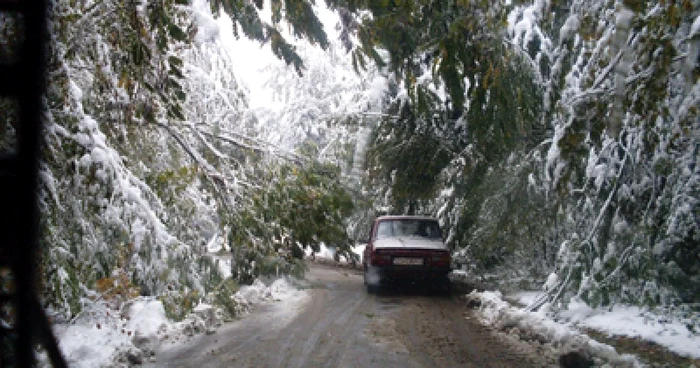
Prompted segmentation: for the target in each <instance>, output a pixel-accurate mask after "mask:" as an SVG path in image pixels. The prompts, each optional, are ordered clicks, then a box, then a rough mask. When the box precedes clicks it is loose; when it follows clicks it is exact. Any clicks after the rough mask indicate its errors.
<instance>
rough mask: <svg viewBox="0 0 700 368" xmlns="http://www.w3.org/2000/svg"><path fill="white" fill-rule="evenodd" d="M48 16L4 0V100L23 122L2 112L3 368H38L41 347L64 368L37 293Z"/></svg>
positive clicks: (40, 3) (19, 1)
mask: <svg viewBox="0 0 700 368" xmlns="http://www.w3.org/2000/svg"><path fill="white" fill-rule="evenodd" d="M46 15H47V1H46V0H34V1H29V0H0V16H2V18H0V21H2V22H3V23H1V24H0V26H2V27H5V28H10V27H14V29H15V30H16V33H14V34H11V35H10V36H8V34H10V33H12V32H10V33H5V32H3V34H2V35H0V37H5V36H8V37H11V38H12V39H11V40H0V41H5V42H7V43H4V42H3V43H2V44H0V45H2V47H3V48H6V49H2V50H0V53H2V54H3V55H2V56H3V57H2V58H1V59H0V99H2V102H9V103H10V106H12V105H11V104H14V105H15V106H16V107H17V110H18V111H16V112H17V115H16V116H17V117H18V118H19V119H18V120H17V119H15V118H14V116H11V114H12V113H14V112H15V111H11V110H14V108H12V109H3V110H0V114H2V115H0V119H1V120H0V128H2V130H0V133H3V134H11V133H9V132H10V131H13V132H14V135H15V138H16V141H15V142H13V143H14V147H12V149H9V150H4V151H2V152H0V367H31V366H35V365H36V359H35V351H36V347H37V344H41V346H42V347H43V348H44V349H45V350H46V352H47V354H48V357H49V359H50V361H51V364H52V365H53V366H54V367H65V366H66V362H65V360H64V359H63V357H62V356H61V353H60V351H59V349H58V344H57V341H56V339H55V337H54V336H53V333H52V331H51V327H50V325H49V321H48V319H47V318H46V314H45V312H44V310H43V308H42V307H41V304H40V303H39V297H38V295H37V290H36V284H37V280H36V274H37V268H36V265H37V261H36V255H37V254H39V249H38V224H39V210H38V205H37V198H36V193H37V189H38V167H39V165H38V159H39V152H40V141H41V137H40V134H41V130H42V128H41V118H42V111H43V108H42V96H43V93H44V87H45V75H44V73H45V67H44V63H45V55H44V52H45V46H46V42H47V37H46V36H47V30H46V24H47V22H46ZM14 41H17V50H12V46H14V44H12V42H14ZM6 45H10V46H9V47H6ZM15 54H16V57H8V55H10V56H13V55H15ZM5 105H8V104H7V103H6V104H5ZM8 110H9V111H8ZM9 125H11V126H12V127H9ZM0 138H2V137H0Z"/></svg>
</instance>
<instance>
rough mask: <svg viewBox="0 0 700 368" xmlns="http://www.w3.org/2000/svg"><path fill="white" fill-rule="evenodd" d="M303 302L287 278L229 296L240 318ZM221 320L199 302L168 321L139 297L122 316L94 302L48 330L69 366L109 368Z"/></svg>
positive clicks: (152, 302) (145, 356)
mask: <svg viewBox="0 0 700 368" xmlns="http://www.w3.org/2000/svg"><path fill="white" fill-rule="evenodd" d="M308 297H309V296H308V292H307V291H304V290H298V289H297V288H296V287H295V286H294V285H292V283H291V282H289V281H288V280H287V279H277V280H275V281H274V282H272V283H271V284H270V285H269V286H267V285H265V284H264V283H263V282H262V281H260V280H256V281H255V282H254V283H253V284H252V285H250V286H243V287H241V288H240V290H238V291H237V292H236V293H235V294H234V295H233V296H232V298H233V299H234V300H236V302H237V303H238V305H239V306H240V307H241V312H242V313H246V312H248V311H250V310H251V308H252V307H254V306H256V305H260V304H264V303H275V304H276V305H279V306H280V308H278V309H280V310H287V311H292V310H295V309H297V308H296V306H297V305H299V304H302V303H303V302H304V301H305V300H306V299H307V298H308ZM221 315H222V314H221V313H220V311H218V310H217V309H216V308H214V307H212V306H210V305H207V304H204V303H202V304H200V305H198V306H197V307H195V308H194V311H193V313H191V314H190V315H189V316H188V317H187V318H185V319H184V320H183V321H181V322H173V321H171V320H168V318H167V317H166V314H165V310H164V308H163V304H162V303H161V302H160V301H159V300H157V299H155V298H152V297H141V298H137V299H134V300H131V301H129V302H127V303H125V305H124V307H123V308H122V310H121V311H115V310H110V309H109V308H107V307H106V306H105V304H102V303H94V304H93V305H92V306H91V309H90V310H89V311H86V312H85V313H83V314H81V315H80V316H79V317H78V318H76V320H75V321H73V322H72V323H63V324H55V325H54V326H53V327H54V333H55V335H56V337H57V339H58V340H59V345H60V348H61V351H62V352H63V354H64V357H65V358H66V360H67V362H68V365H69V366H70V367H77V368H82V367H86V368H87V367H90V368H92V367H105V366H110V367H111V366H122V365H126V363H127V362H132V363H133V362H139V361H144V360H146V359H148V358H149V357H150V356H152V354H153V352H154V351H155V348H156V347H157V346H158V345H160V344H162V343H164V341H165V340H166V338H167V339H170V340H180V339H179V338H178V337H179V336H191V335H193V334H195V333H202V332H205V331H210V330H212V329H214V328H216V327H217V326H220V325H221V324H222V321H221V317H220V316H221ZM40 360H42V361H44V363H43V364H40V365H48V364H47V363H46V358H45V357H40Z"/></svg>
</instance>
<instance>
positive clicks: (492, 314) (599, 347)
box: [467, 291, 642, 367]
mask: <svg viewBox="0 0 700 368" xmlns="http://www.w3.org/2000/svg"><path fill="white" fill-rule="evenodd" d="M467 300H469V301H470V302H474V303H475V304H478V305H479V318H480V320H481V322H482V323H483V324H485V325H491V326H494V327H496V328H497V329H517V331H518V332H519V334H520V335H521V336H524V337H526V338H528V339H530V340H534V341H539V342H541V343H550V344H552V346H553V347H554V348H555V349H558V350H559V351H560V352H561V353H562V354H566V353H568V352H571V351H577V352H580V353H583V354H584V355H586V356H589V357H591V358H592V359H594V360H595V363H596V366H605V365H612V366H615V367H641V366H642V364H641V363H640V362H639V361H638V360H637V358H635V357H634V356H632V355H627V354H625V355H620V354H618V353H617V352H616V351H615V349H614V348H613V347H611V346H609V345H606V344H602V343H599V342H597V341H595V340H593V339H591V338H590V337H588V336H587V335H586V334H584V333H581V332H579V331H578V330H577V329H576V328H575V327H574V326H571V325H570V324H567V323H560V322H556V321H554V320H552V319H551V318H549V317H547V316H546V314H545V313H541V312H528V311H525V310H524V309H522V308H519V307H513V306H511V304H510V303H508V302H506V301H504V300H503V295H502V294H501V293H500V292H498V291H483V292H478V291H474V292H472V293H471V294H468V295H467Z"/></svg>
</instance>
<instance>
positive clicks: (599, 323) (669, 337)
mask: <svg viewBox="0 0 700 368" xmlns="http://www.w3.org/2000/svg"><path fill="white" fill-rule="evenodd" d="M539 295H540V293H539V292H531V291H530V292H517V293H514V294H513V295H511V296H510V297H509V299H512V300H516V301H517V302H518V303H520V304H522V305H531V304H532V303H533V302H534V301H535V300H536V299H537V297H538V296H539ZM498 296H499V299H500V294H499V295H498ZM479 298H482V299H488V300H492V299H495V296H494V295H493V294H486V295H485V296H483V297H479ZM489 303H491V304H492V305H491V306H490V307H487V308H485V309H484V313H485V315H486V316H485V320H486V321H488V322H489V323H490V324H493V323H504V322H503V321H500V322H499V321H498V320H499V318H501V319H503V318H505V319H512V318H514V317H513V315H518V316H521V317H518V318H528V319H532V318H530V317H522V316H526V315H529V314H528V313H527V312H523V311H521V310H519V309H517V308H515V307H512V306H510V305H508V304H507V303H505V302H503V301H502V300H501V301H498V300H496V301H490V302H489ZM531 314H532V315H535V314H536V315H537V318H540V317H543V314H542V313H531ZM494 315H496V317H493V316H494ZM501 315H509V316H508V317H502V316H501ZM560 317H561V321H558V322H554V321H552V320H551V319H549V320H548V321H547V322H546V324H557V325H559V326H560V327H557V328H560V329H568V330H571V331H573V332H567V334H570V333H580V332H576V331H579V330H580V329H582V328H590V329H594V330H597V331H600V332H603V333H606V334H609V335H616V336H627V337H632V338H640V339H642V340H646V341H651V342H654V343H657V344H659V345H661V346H664V347H666V348H667V349H669V350H670V351H673V352H675V353H677V354H679V355H683V356H688V357H692V358H695V359H700V335H698V334H697V333H693V332H691V331H690V330H688V328H687V327H686V326H685V324H684V323H683V322H682V321H678V320H676V321H672V320H670V319H669V318H668V317H664V316H661V315H659V314H656V313H653V312H650V311H647V310H643V309H641V308H639V307H636V306H619V305H618V306H613V307H612V308H591V307H590V306H588V305H587V304H586V303H585V302H583V301H582V300H576V299H574V300H572V301H571V302H570V303H569V305H568V306H567V309H566V310H564V311H562V312H561V313H560ZM533 318H534V317H533ZM528 323H532V321H529V322H528ZM559 335H560V336H563V335H562V334H561V333H560V334H559Z"/></svg>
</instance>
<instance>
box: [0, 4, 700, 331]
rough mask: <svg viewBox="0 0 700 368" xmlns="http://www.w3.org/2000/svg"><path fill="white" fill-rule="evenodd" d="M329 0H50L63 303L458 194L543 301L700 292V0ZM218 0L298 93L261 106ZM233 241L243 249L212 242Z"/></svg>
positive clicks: (173, 304)
mask: <svg viewBox="0 0 700 368" xmlns="http://www.w3.org/2000/svg"><path fill="white" fill-rule="evenodd" d="M326 4H327V6H328V7H329V8H330V9H332V10H334V11H336V12H337V13H338V14H339V15H340V18H339V19H340V21H339V24H338V27H339V31H338V33H339V39H336V38H329V37H328V34H327V33H326V32H325V31H324V28H323V25H322V24H321V22H320V21H319V19H318V18H317V17H316V15H315V14H314V10H313V7H312V5H311V3H310V2H308V1H294V2H280V1H272V2H271V3H269V4H268V3H263V2H257V1H253V2H247V1H235V0H216V1H211V2H209V3H206V2H200V1H195V2H194V3H189V2H187V1H183V0H166V1H159V2H143V3H141V2H121V1H114V0H106V1H101V2H92V1H65V0H56V1H54V2H53V3H52V7H51V14H50V16H51V19H50V33H51V42H50V44H49V49H48V54H49V60H48V64H47V65H48V75H47V77H48V82H49V86H48V89H47V94H46V96H45V99H44V103H45V121H46V127H45V135H44V139H45V141H44V160H43V161H42V165H41V175H40V178H41V193H40V205H41V209H42V214H43V218H42V253H43V254H42V264H41V265H40V269H39V270H38V272H40V273H41V280H43V285H41V287H42V291H43V300H44V303H45V305H46V306H47V307H48V308H50V310H51V312H52V316H53V318H54V319H55V320H59V321H60V320H71V319H72V318H74V317H75V316H77V315H79V314H80V313H81V311H82V310H84V309H85V308H89V306H90V305H91V303H94V302H95V301H96V300H102V299H103V298H108V299H110V300H115V301H116V302H117V304H118V303H123V302H125V301H126V300H128V299H129V298H131V297H133V296H136V295H144V296H145V295H148V296H161V297H163V298H169V300H170V301H169V302H167V303H165V305H166V306H167V308H168V311H167V312H168V313H169V314H170V315H172V316H182V315H184V313H186V311H187V310H188V309H191V308H193V307H194V305H195V301H196V300H198V298H201V296H202V295H205V294H207V293H209V292H211V291H212V290H235V289H236V288H237V287H238V286H237V285H238V284H245V283H251V282H253V280H254V279H255V277H256V276H258V275H261V274H273V273H274V274H280V273H292V274H300V273H302V272H303V268H304V266H303V263H302V262H301V261H300V260H301V259H302V258H303V255H304V251H305V250H307V249H311V250H316V249H318V247H319V246H320V244H322V243H324V244H326V245H329V244H330V245H332V246H334V247H336V248H337V249H338V250H339V252H341V253H344V254H347V255H348V256H350V253H349V249H350V246H351V245H353V244H354V242H356V241H358V240H360V239H362V238H363V237H364V236H366V231H367V226H366V225H367V224H368V223H369V220H370V219H371V217H372V216H373V215H374V214H375V213H379V212H381V211H388V212H392V213H414V214H419V213H420V214H431V215H434V216H436V217H437V218H439V219H440V221H441V223H442V225H443V227H444V229H445V236H446V240H447V242H448V243H449V245H450V246H451V247H453V248H454V250H455V258H456V259H457V261H458V263H459V266H460V268H462V269H465V270H468V271H469V272H472V273H473V274H474V275H475V276H476V277H482V278H491V279H496V280H498V281H499V282H500V283H502V284H503V285H504V286H506V287H508V286H510V287H519V288H531V289H543V290H544V291H545V292H546V293H545V294H543V296H542V297H541V298H540V299H539V300H538V301H537V302H536V303H535V304H534V305H532V306H531V308H532V309H538V308H543V307H545V308H548V310H550V311H551V313H553V314H556V313H557V312H558V311H560V310H563V309H565V308H566V307H567V305H568V303H569V302H570V301H572V300H575V301H577V302H579V301H582V302H585V303H586V304H588V305H589V306H591V307H608V306H612V305H614V304H618V303H627V304H637V305H643V306H645V307H650V308H664V310H667V311H669V313H671V314H674V313H681V314H683V315H695V316H697V311H698V305H699V304H700V299H699V298H700V294H698V293H697V290H698V289H700V259H698V257H697V255H698V254H699V253H700V248H699V247H700V231H699V230H698V229H699V226H698V225H699V223H698V222H699V221H700V166H699V165H698V155H699V149H700V148H699V147H700V145H699V142H700V124H698V121H699V120H700V116H699V115H700V111H699V106H700V82H698V76H699V75H700V65H699V61H698V50H700V21H699V20H698V19H700V18H699V17H700V7H698V4H697V2H693V1H660V2H637V1H622V2H620V1H612V0H568V1H540V0H537V1H490V0H472V1H427V0H426V1H422V0H421V1H395V2H371V1H356V0H327V1H326ZM268 6H269V10H270V11H271V19H270V20H266V19H262V18H261V17H260V15H259V10H260V9H262V8H264V7H268ZM212 14H213V15H212ZM219 14H221V15H224V14H225V15H227V16H230V17H231V18H232V20H233V27H234V31H235V32H234V33H235V34H236V35H238V36H240V37H246V38H250V39H253V40H258V41H260V42H261V43H262V44H265V45H266V46H267V47H269V48H271V50H272V52H273V53H274V54H275V55H276V56H277V57H278V58H280V60H282V61H284V62H285V63H286V64H287V65H286V66H284V67H279V68H275V67H272V68H270V69H269V72H270V80H269V83H270V85H272V86H273V87H274V88H276V90H277V91H278V92H279V95H278V98H279V99H280V100H281V101H282V102H283V103H284V106H286V108H285V109H284V110H283V111H276V110H273V109H260V108H257V109H254V108H251V107H250V106H249V97H248V94H249V91H248V90H247V89H246V87H245V86H243V85H241V84H240V83H239V81H238V76H237V75H236V70H232V69H231V68H228V67H227V66H228V65H230V64H232V60H233V58H235V57H241V56H240V55H235V54H234V53H232V52H231V51H230V50H229V49H227V48H226V47H224V45H223V41H222V40H221V39H220V38H219V31H218V29H217V28H216V23H215V22H214V20H213V16H214V15H219ZM2 17H3V19H2V22H0V32H1V33H0V34H1V35H2V36H1V37H0V38H1V39H2V41H3V44H7V45H9V46H12V45H14V44H16V43H17V34H18V32H17V30H18V27H20V25H19V23H20V22H19V21H18V20H17V19H13V18H12V17H11V16H9V15H2ZM295 38H301V39H304V40H306V41H308V44H307V43H302V42H298V43H294V42H292V41H290V40H294V39H295ZM295 42H296V41H295ZM5 49H6V48H5V47H3V54H2V55H0V59H2V60H5V59H7V60H9V59H11V58H12V57H13V55H12V47H8V48H7V51H4V50H5ZM324 50H325V51H324ZM304 55H306V58H307V59H305V58H304ZM319 55H321V56H319ZM340 71H342V75H341V74H338V73H341V72H340ZM0 107H1V108H2V111H3V120H2V121H0V148H1V149H2V150H3V151H8V150H13V149H15V148H16V147H15V144H16V142H15V131H16V129H17V126H16V120H15V119H16V106H14V105H12V104H11V103H9V102H8V101H5V100H2V101H0ZM215 239H216V241H219V242H222V244H223V249H226V250H227V251H230V252H231V253H232V254H233V261H232V266H231V268H230V270H225V271H222V270H221V267H219V266H218V264H217V263H216V262H214V261H212V260H211V259H210V258H207V257H204V256H205V255H206V254H207V251H208V247H209V245H210V243H211V242H212V241H214V240H215ZM229 271H230V272H229ZM1 280H2V282H3V283H8V282H10V281H6V280H4V279H1ZM118 307H119V306H117V308H118ZM693 313H694V314H693ZM2 318H5V317H2ZM699 328H700V321H699V320H698V318H697V317H694V319H693V318H691V319H689V322H688V329H689V330H690V331H698V329H699Z"/></svg>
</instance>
